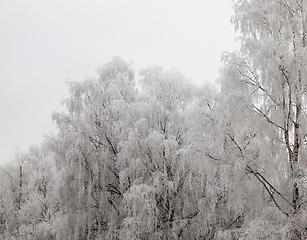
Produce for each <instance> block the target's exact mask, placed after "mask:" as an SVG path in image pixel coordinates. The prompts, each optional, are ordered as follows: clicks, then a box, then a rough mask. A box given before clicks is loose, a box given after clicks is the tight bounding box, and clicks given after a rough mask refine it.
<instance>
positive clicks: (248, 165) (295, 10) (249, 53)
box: [221, 0, 307, 239]
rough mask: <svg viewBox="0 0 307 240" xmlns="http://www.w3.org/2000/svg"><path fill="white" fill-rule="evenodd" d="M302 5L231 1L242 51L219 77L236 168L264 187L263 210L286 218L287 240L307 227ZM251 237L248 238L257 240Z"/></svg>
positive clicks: (294, 0)
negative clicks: (277, 212) (238, 162)
mask: <svg viewBox="0 0 307 240" xmlns="http://www.w3.org/2000/svg"><path fill="white" fill-rule="evenodd" d="M306 4H307V2H306V1H304V0H291V1H285V0H280V1H268V0H260V1H256V0H249V1H245V0H244V1H243V0H242V1H241V0H239V1H235V4H234V10H235V12H236V14H235V16H234V17H233V22H234V24H235V26H236V29H237V30H239V31H240V33H241V37H240V38H239V39H240V41H241V49H240V51H239V52H237V53H232V54H227V55H225V58H224V60H225V63H226V65H225V69H224V71H223V72H222V77H221V90H222V92H223V93H224V95H225V96H227V97H226V101H225V105H228V108H229V110H227V113H228V114H227V117H226V118H225V119H229V120H227V121H226V122H225V124H224V125H225V126H226V127H227V128H226V129H225V133H226V139H227V137H228V139H227V141H228V142H229V144H230V145H229V148H230V147H231V146H232V147H233V148H234V149H236V152H237V155H238V158H237V159H238V160H237V161H240V162H242V166H243V168H242V169H244V170H245V171H246V172H248V173H249V175H251V176H253V178H254V179H255V181H256V182H258V183H259V184H260V185H262V187H263V189H264V192H265V193H266V194H267V196H268V197H269V199H268V200H266V201H269V202H270V203H269V204H265V205H264V206H266V207H275V208H276V209H278V211H279V212H280V213H282V215H284V217H285V218H286V219H287V221H286V222H288V223H289V224H290V225H291V226H290V227H289V226H287V227H285V225H282V226H283V227H284V230H285V231H286V232H287V231H288V230H289V231H290V233H289V234H290V235H291V239H301V238H304V237H305V235H306V233H305V229H306V226H307V225H306V224H307V222H306V220H305V217H304V216H305V215H306V213H305V212H306V210H305V209H306V206H305V199H306V196H305V194H304V192H305V188H306V185H305V180H304V179H305V175H306V173H305V170H304V169H305V166H306V161H305V156H306V147H305V138H306V121H305V120H304V118H305V117H306V115H305V108H306V74H307V72H306V60H307V59H306V23H307V22H306V20H307V19H306V13H307V12H306V11H307V5H306ZM242 109H244V112H243V111H242ZM239 110H241V113H240V114H238V113H239ZM247 112H248V114H247V115H246V113H247ZM230 116H233V117H232V118H230ZM250 123H253V124H252V125H253V126H251V124H250ZM221 130H222V129H221ZM247 143H248V145H247ZM260 211H266V210H265V209H262V210H261V208H260V209H259V212H260ZM258 217H259V216H258ZM267 217H268V216H267ZM268 218H269V217H268ZM267 220H271V221H280V220H281V218H279V219H276V216H275V219H274V217H272V218H271V219H270V218H269V219H267ZM252 223H253V222H252ZM252 223H251V224H252ZM255 224H260V223H259V222H258V223H256V222H255ZM261 224H262V223H261ZM258 226H259V225H258ZM252 232H253V231H250V232H249V233H248V234H247V235H249V236H250V238H255V236H253V235H252ZM256 232H257V231H254V232H253V233H256ZM285 234H286V235H287V234H288V233H285ZM268 236H269V235H267V237H266V238H269V237H268ZM287 236H288V237H289V235H287ZM270 238H271V237H270Z"/></svg>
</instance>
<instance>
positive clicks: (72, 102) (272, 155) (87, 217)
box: [0, 0, 307, 240]
mask: <svg viewBox="0 0 307 240" xmlns="http://www.w3.org/2000/svg"><path fill="white" fill-rule="evenodd" d="M231 21H232V23H233V24H234V27H235V29H236V30H237V32H238V33H239V34H240V35H239V38H238V41H239V42H240V49H239V50H238V51H237V52H232V53H225V54H224V55H223V56H222V61H223V68H222V69H221V71H220V77H219V79H218V82H217V84H209V83H206V84H204V85H203V86H201V87H198V86H195V85H193V84H192V82H191V81H190V80H189V79H188V78H186V77H184V76H183V75H182V74H181V73H180V72H179V71H177V70H164V69H163V68H162V67H158V66H153V67H148V68H146V69H142V70H140V71H139V73H138V75H139V78H140V79H139V80H138V81H136V80H135V78H134V76H135V72H134V70H133V69H132V66H131V64H130V63H128V62H126V61H125V60H123V59H122V58H120V57H113V59H112V60H111V61H110V62H108V63H106V64H104V65H102V66H101V67H99V68H98V69H97V75H96V77H93V78H86V79H84V80H83V81H79V82H69V97H68V98H67V99H66V100H65V101H64V103H63V104H64V105H65V106H66V111H65V112H63V113H59V112H54V113H53V114H52V119H53V120H54V122H55V124H56V126H57V128H58V130H59V132H58V134H55V135H48V136H46V137H45V141H44V142H42V143H41V145H40V146H31V147H29V150H28V151H27V152H18V153H16V154H15V156H14V161H12V162H10V163H9V164H7V165H5V166H3V167H1V169H0V180H1V185H0V192H1V194H0V238H1V239H12V240H13V239H49V240H51V239H58V240H62V239H94V240H102V239H204V240H205V239H225V240H230V239H292V240H298V239H307V202H306V201H307V194H306V190H307V169H306V168H307V160H306V157H307V121H306V118H307V116H306V107H307V99H306V97H307V52H306V49H307V46H306V43H307V39H306V34H307V0H273V1H272V0H236V1H235V2H234V16H233V18H232V19H231Z"/></svg>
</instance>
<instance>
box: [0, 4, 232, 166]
mask: <svg viewBox="0 0 307 240" xmlns="http://www.w3.org/2000/svg"><path fill="white" fill-rule="evenodd" d="M231 5H232V0H214V1H213V0H189V1H187V0H186V1H181V0H176V1H175V0H152V1H146V0H129V1H124V0H121V1H118V0H91V1H85V0H82V1H81V0H52V1H47V0H27V1H24V0H1V1H0V163H1V162H5V161H8V160H9V159H10V155H13V153H14V149H15V147H18V148H20V149H22V150H26V149H27V147H28V146H29V145H32V144H39V143H40V142H42V141H43V137H42V136H43V134H44V133H47V134H49V133H51V132H56V128H55V124H54V123H53V122H52V121H51V118H50V115H51V113H52V111H63V110H64V108H63V107H62V106H61V104H60V102H61V101H62V100H63V99H64V98H65V97H66V96H67V87H66V85H65V81H66V79H70V80H82V79H83V78H84V76H86V75H87V76H94V75H95V70H96V68H97V66H101V65H103V64H104V63H106V62H108V61H110V60H111V58H112V56H114V55H119V56H121V57H122V58H124V59H125V60H126V61H130V60H132V61H133V66H134V68H135V69H136V70H138V69H140V68H144V67H147V66H149V65H160V66H163V67H165V68H166V69H170V68H173V67H174V68H177V69H179V70H181V72H182V73H183V74H184V75H185V76H186V77H188V78H192V79H193V81H194V82H196V83H198V84H201V83H202V82H203V81H204V80H205V79H206V80H208V81H212V82H213V81H214V80H215V79H216V78H217V77H218V70H219V68H220V67H221V64H220V58H221V54H222V53H223V51H232V50H233V49H234V48H235V41H234V38H235V32H234V28H233V26H232V25H231V24H230V17H231V15H233V11H232V9H231Z"/></svg>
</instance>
